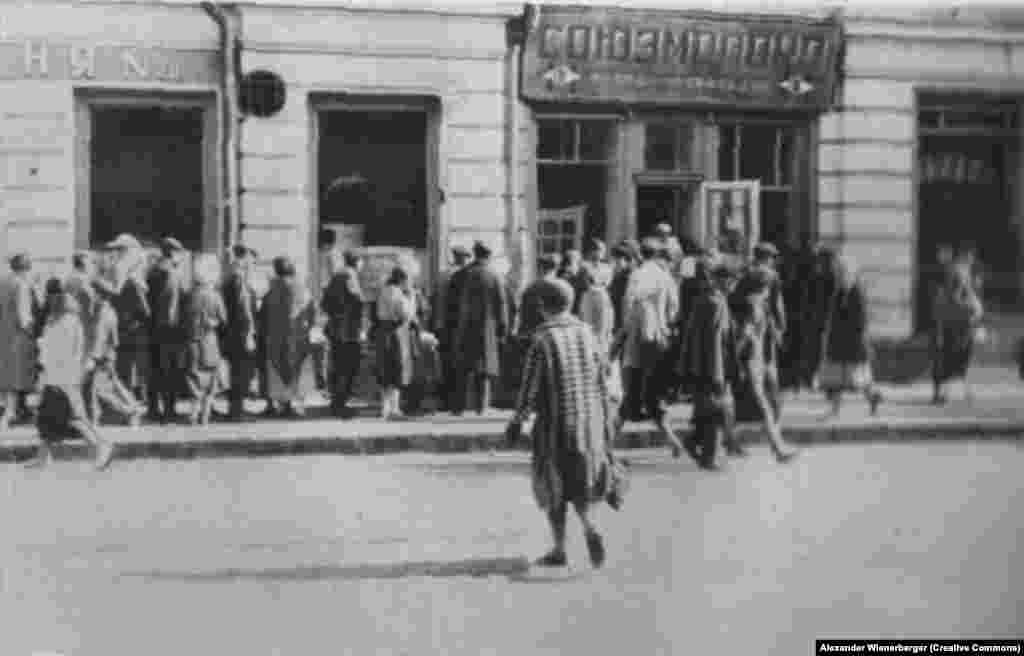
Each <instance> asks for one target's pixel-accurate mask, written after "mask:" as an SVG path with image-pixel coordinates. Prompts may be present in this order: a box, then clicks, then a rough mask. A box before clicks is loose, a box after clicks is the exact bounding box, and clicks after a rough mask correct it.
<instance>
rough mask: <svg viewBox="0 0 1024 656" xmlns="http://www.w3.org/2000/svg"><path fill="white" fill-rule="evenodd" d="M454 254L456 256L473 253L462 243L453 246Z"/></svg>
mask: <svg viewBox="0 0 1024 656" xmlns="http://www.w3.org/2000/svg"><path fill="white" fill-rule="evenodd" d="M452 255H453V256H454V257H472V256H473V253H471V252H470V250H469V249H468V248H466V247H465V246H463V245H462V244H457V245H455V246H452Z"/></svg>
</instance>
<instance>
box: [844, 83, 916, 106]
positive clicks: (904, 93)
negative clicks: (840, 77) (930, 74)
mask: <svg viewBox="0 0 1024 656" xmlns="http://www.w3.org/2000/svg"><path fill="white" fill-rule="evenodd" d="M843 103H844V104H845V105H847V106H852V107H875V108H878V107H885V108H891V109H898V110H905V111H907V112H912V111H913V109H914V84H913V83H912V82H897V81H892V80H864V79H849V80H846V83H845V85H844V93H843Z"/></svg>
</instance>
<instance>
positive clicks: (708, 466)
mask: <svg viewBox="0 0 1024 656" xmlns="http://www.w3.org/2000/svg"><path fill="white" fill-rule="evenodd" d="M697 466H698V467H700V468H701V469H703V470H704V471H709V472H721V471H725V468H724V467H723V466H722V465H720V464H718V463H717V462H708V461H707V460H703V461H701V462H698V463H697Z"/></svg>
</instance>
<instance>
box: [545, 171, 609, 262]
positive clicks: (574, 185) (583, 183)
mask: <svg viewBox="0 0 1024 656" xmlns="http://www.w3.org/2000/svg"><path fill="white" fill-rule="evenodd" d="M606 176H607V172H606V171H605V169H604V168H600V167H594V166H550V165H542V166H540V167H539V168H538V171H537V178H538V184H539V195H540V206H541V207H542V208H544V209H564V208H567V207H573V206H577V205H586V206H587V213H586V216H585V218H584V221H583V232H582V234H581V235H580V236H581V237H582V239H583V240H586V239H587V238H589V237H597V238H600V239H604V236H605V228H606V227H607V213H606V211H605V203H606V200H605V193H606V185H607V180H606ZM560 239H562V240H563V242H564V243H563V244H562V246H563V247H562V248H560V250H561V251H565V250H567V249H568V248H570V247H573V246H570V241H571V240H570V239H569V234H568V233H567V232H565V233H563V234H562V235H561V237H560ZM581 243H583V242H581Z"/></svg>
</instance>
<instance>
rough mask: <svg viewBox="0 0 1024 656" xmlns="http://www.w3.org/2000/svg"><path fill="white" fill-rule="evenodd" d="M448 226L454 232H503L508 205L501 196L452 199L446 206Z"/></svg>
mask: <svg viewBox="0 0 1024 656" xmlns="http://www.w3.org/2000/svg"><path fill="white" fill-rule="evenodd" d="M444 212H445V218H446V220H447V225H448V227H449V228H450V229H452V230H470V229H477V230H502V229H503V228H504V227H505V223H506V215H507V212H506V204H505V201H504V199H502V198H501V197H499V196H492V197H484V198H471V197H462V198H452V199H451V200H449V201H448V202H447V203H445V204H444Z"/></svg>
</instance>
